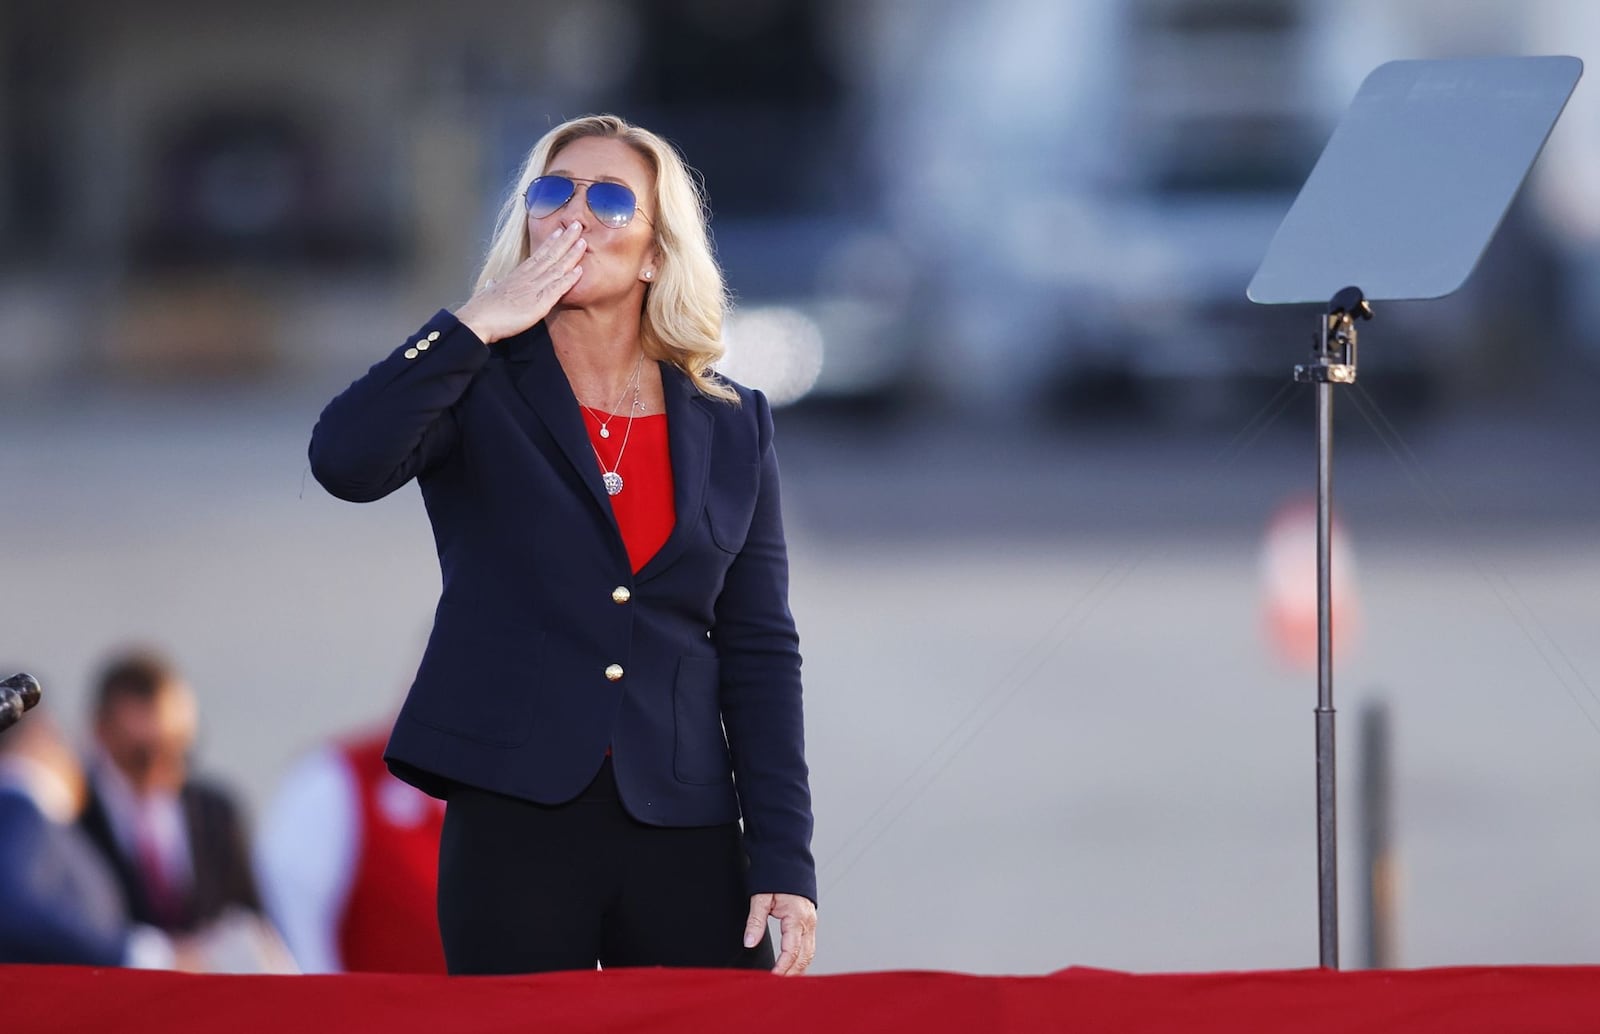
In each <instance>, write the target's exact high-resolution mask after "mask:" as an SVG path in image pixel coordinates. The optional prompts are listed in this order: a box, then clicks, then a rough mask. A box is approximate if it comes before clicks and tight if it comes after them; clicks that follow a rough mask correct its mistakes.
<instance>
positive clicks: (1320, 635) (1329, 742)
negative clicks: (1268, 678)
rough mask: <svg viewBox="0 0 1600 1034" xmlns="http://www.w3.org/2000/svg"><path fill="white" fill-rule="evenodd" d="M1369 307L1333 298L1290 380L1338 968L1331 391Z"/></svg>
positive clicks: (1350, 362)
mask: <svg viewBox="0 0 1600 1034" xmlns="http://www.w3.org/2000/svg"><path fill="white" fill-rule="evenodd" d="M1371 318H1372V306H1370V305H1368V304H1367V300H1366V297H1365V296H1364V295H1362V293H1361V289H1360V288H1358V287H1346V288H1344V289H1343V290H1342V291H1340V292H1339V293H1338V294H1336V295H1334V296H1333V300H1332V301H1330V302H1329V303H1328V310H1327V312H1326V313H1325V314H1324V315H1323V317H1322V320H1321V323H1322V326H1321V330H1320V332H1319V334H1318V335H1317V348H1316V352H1315V354H1314V357H1313V361H1312V362H1310V363H1305V364H1302V365H1299V366H1296V367H1295V368H1294V379H1295V380H1297V381H1302V382H1308V383H1310V384H1312V385H1314V386H1315V388H1316V393H1317V711H1316V715H1317V933H1318V945H1319V952H1318V958H1319V959H1320V962H1321V964H1322V966H1323V967H1325V968H1327V969H1338V968H1339V852H1338V835H1337V827H1338V812H1337V809H1336V808H1335V788H1336V782H1335V779H1334V739H1333V720H1334V710H1333V386H1334V385H1335V384H1354V383H1355V379H1356V326H1355V321H1356V320H1357V319H1364V320H1366V319H1371Z"/></svg>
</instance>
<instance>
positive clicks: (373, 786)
mask: <svg viewBox="0 0 1600 1034" xmlns="http://www.w3.org/2000/svg"><path fill="white" fill-rule="evenodd" d="M388 738H389V737H388V734H387V733H384V734H383V735H378V736H370V737H367V738H365V739H360V740H354V741H352V742H348V743H345V744H342V746H341V753H342V754H343V755H344V760H345V763H346V764H347V765H349V766H350V773H351V775H352V776H354V781H355V785H356V797H357V800H358V801H359V804H360V812H359V814H360V826H359V828H360V831H361V833H360V844H361V846H360V855H359V856H358V857H357V859H356V863H355V873H354V875H353V878H352V879H351V881H350V896H349V898H348V899H347V900H346V901H345V905H344V913H343V914H342V915H341V916H340V917H339V955H340V961H341V962H342V963H343V965H344V968H345V971H346V972H349V973H443V972H444V971H445V967H444V948H443V947H442V946H441V944H440V941H439V918H438V912H437V910H436V908H435V907H434V900H435V896H436V894H435V886H436V885H437V883H438V879H439V833H440V830H441V829H443V828H444V808H442V807H441V806H440V803H439V802H438V801H436V800H433V799H432V798H431V797H428V796H426V795H424V794H423V793H422V791H421V790H418V789H415V788H414V787H410V786H407V785H406V784H405V783H402V782H401V781H400V780H398V779H396V778H395V777H394V776H392V775H390V774H389V770H388V768H387V767H385V766H384V763H383V748H384V744H385V743H387V742H388Z"/></svg>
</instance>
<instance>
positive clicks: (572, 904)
mask: <svg viewBox="0 0 1600 1034" xmlns="http://www.w3.org/2000/svg"><path fill="white" fill-rule="evenodd" d="M749 912H750V898H749V896H748V895H747V894H746V893H745V889H744V850H743V846H742V845H741V843H740V834H739V826H738V823H730V824H728V825H723V826H703V827H694V828H670V827H661V826H648V825H645V824H644V823H642V822H639V821H637V820H636V819H634V818H632V817H631V816H629V815H628V814H627V813H626V812H625V811H624V810H623V807H622V802H621V800H620V799H619V797H618V794H617V784H616V777H615V776H614V775H613V773H612V769H611V759H610V758H607V759H606V763H605V765H604V766H603V767H602V768H601V770H600V774H599V775H598V776H596V777H595V780H594V782H593V783H592V784H591V785H590V786H589V788H588V789H587V790H585V791H584V792H583V794H582V795H581V796H580V797H579V798H578V799H577V800H575V801H571V802H569V803H567V804H561V805H553V806H552V805H541V804H533V803H530V802H528V801H522V800H518V799H516V798H513V797H505V796H502V795H500V794H495V793H489V792H487V791H484V790H478V789H474V788H472V787H466V786H459V787H456V788H455V789H454V790H453V791H452V792H451V794H450V803H449V805H448V807H447V808H446V809H445V816H444V834H443V837H442V838H441V840H440V844H439V932H440V934H441V935H442V937H443V939H444V955H445V962H446V964H447V965H448V966H449V969H450V972H451V973H539V972H545V971H549V970H558V969H593V968H594V966H595V963H596V962H598V963H600V964H601V965H602V966H605V967H612V966H702V967H717V968H723V967H749V968H770V967H771V966H772V965H773V949H772V942H771V939H770V937H763V938H762V941H761V943H760V944H758V945H757V946H756V947H754V948H749V949H746V948H745V947H744V924H745V919H746V917H747V916H748V915H749Z"/></svg>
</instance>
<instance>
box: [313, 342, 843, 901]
mask: <svg viewBox="0 0 1600 1034" xmlns="http://www.w3.org/2000/svg"><path fill="white" fill-rule="evenodd" d="M661 378H662V385H663V387H664V389H665V392H666V414H667V437H668V442H669V451H670V455H671V459H672V475H673V483H674V505H675V507H676V516H677V522H676V525H675V527H674V528H673V531H672V534H671V536H670V537H669V538H668V539H667V542H666V544H665V545H663V546H662V547H661V549H660V551H659V552H658V553H657V554H656V555H655V557H653V558H652V559H651V560H650V561H649V562H648V563H647V564H646V565H645V566H644V568H643V569H642V570H640V571H639V573H638V574H637V575H635V574H634V573H633V570H632V566H631V565H630V563H629V561H628V555H627V551H626V550H625V548H624V546H623V542H622V536H621V533H620V532H619V531H618V529H617V523H616V518H615V516H614V515H613V513H612V510H611V503H610V500H609V497H608V496H607V495H606V491H605V487H604V485H603V484H602V483H601V480H600V473H601V472H600V469H599V465H598V463H597V461H596V460H595V456H594V453H593V450H592V448H591V446H590V444H589V438H588V433H587V431H586V430H585V428H584V425H583V418H582V416H581V413H580V411H579V408H578V403H577V400H576V398H574V396H573V393H572V389H571V387H570V385H569V384H568V382H567V379H566V375H565V373H564V372H563V371H562V369H561V365H560V363H559V361H558V360H557V359H556V356H555V351H554V349H553V348H552V346H551V344H550V337H549V333H548V331H547V330H546V328H545V327H544V325H543V324H540V325H538V326H536V327H534V328H532V329H531V330H529V331H527V332H525V333H523V334H520V335H518V336H516V337H513V338H509V339H507V340H506V341H503V342H497V343H496V344H495V345H494V346H493V347H492V348H485V347H484V345H483V343H482V342H481V341H480V340H479V339H478V337H477V336H476V335H475V334H473V333H472V332H471V331H470V330H468V329H467V328H466V327H464V326H462V324H461V323H460V322H459V321H458V320H456V318H455V317H454V316H453V315H451V314H450V313H449V312H447V311H440V312H439V313H438V314H436V315H435V316H434V317H433V319H431V320H429V321H428V323H427V324H426V325H425V326H423V328H422V330H421V331H420V332H418V334H417V335H415V336H414V337H413V338H412V339H410V340H408V341H407V342H406V343H405V344H403V345H401V346H400V347H399V348H396V349H395V350H394V352H393V353H391V354H390V355H389V356H388V357H387V358H385V359H383V360H381V361H380V362H378V363H377V364H376V365H374V366H373V367H372V369H370V370H369V371H367V373H366V375H365V376H363V377H361V378H360V379H359V380H357V381H356V382H355V383H354V384H352V385H350V387H349V388H347V389H346V390H345V391H344V392H343V393H342V394H340V395H339V396H338V397H337V398H335V399H334V400H333V401H332V402H330V403H329V404H328V406H327V408H326V409H324V410H323V412H322V417H321V419H320V421H319V422H318V423H317V426H316V429H315V430H314V431H313V432H312V435H311V448H310V456H311V470H312V473H313V474H314V475H315V476H316V478H317V480H318V481H320V482H321V483H322V485H323V486H324V487H325V488H326V489H327V490H328V491H329V492H331V493H332V494H333V495H335V496H338V497H339V498H341V499H348V500H350V501H352V502H365V501H369V500H373V499H378V498H381V497H383V496H385V495H388V494H389V493H390V492H393V491H394V490H395V489H397V488H399V487H400V486H402V485H404V484H405V483H406V482H407V481H409V480H411V479H412V478H413V477H415V478H416V479H417V481H418V483H419V485H420V486H421V489H422V498H423V502H424V504H425V505H426V507H427V511H428V518H429V520H430V522H431V523H432V525H433V535H434V540H435V543H436V545H437V547H438V551H439V567H440V572H441V575H442V583H443V584H442V589H441V593H440V598H439V605H438V609H437V611H436V613H435V615H434V625H433V632H432V634H431V636H430V637H429V640H428V646H427V650H426V652H425V653H424V655H423V658H422V664H421V667H420V669H419V670H418V672H417V677H416V680H415V682H414V683H413V684H412V686H411V690H410V693H409V694H408V695H407V697H406V701H405V704H404V706H403V707H402V708H401V711H400V716H399V718H398V720H397V722H396V724H395V728H394V732H393V734H392V735H391V737H390V740H389V747H388V750H387V752H386V754H385V757H386V758H387V760H388V762H389V766H390V768H391V770H392V771H393V772H394V773H395V774H396V775H397V776H399V777H400V778H401V779H404V780H406V781H407V782H409V783H411V784H412V785H414V786H417V787H419V788H420V789H422V790H424V791H426V792H427V793H430V794H433V795H434V796H439V797H442V796H446V795H447V794H448V792H449V786H450V784H451V783H452V782H460V783H465V784H468V785H471V786H476V787H481V788H483V789H486V790H491V791H494V792H497V793H502V794H508V795H510V796H514V797H520V798H523V799H526V800H530V801H537V802H540V803H545V804H555V803H560V802H563V801H567V800H571V799H572V798H574V797H576V796H577V795H578V794H579V793H580V792H581V791H582V790H583V789H584V787H586V786H587V785H588V784H589V782H590V781H591V780H592V779H593V778H594V776H595V774H596V773H597V772H598V771H599V768H600V766H601V764H602V763H603V761H604V758H605V753H606V749H607V748H608V747H610V748H611V750H612V755H613V757H612V760H613V765H614V767H615V770H616V779H617V785H618V787H619V789H620V791H621V796H622V801H623V805H624V806H625V807H626V808H627V809H628V811H629V813H630V814H632V815H633V816H634V817H636V818H638V819H639V820H640V821H643V822H647V823H651V824H655V825H664V826H701V825H713V824H717V823H724V822H732V821H735V820H737V819H740V818H741V817H742V818H743V820H744V834H745V849H746V851H747V853H748V855H749V862H750V867H749V870H748V873H747V880H748V886H749V889H750V892H751V893H790V894H802V895H805V896H806V897H809V898H811V899H812V900H813V901H815V900H816V896H817V890H816V870H815V865H814V863H813V861H812V857H811V848H810V842H811V827H812V819H811V793H810V789H809V783H808V778H807V769H806V762H805V746H804V735H803V732H802V720H801V700H800V697H801V691H800V652H799V639H798V636H797V635H796V633H795V627H794V619H793V618H792V617H791V615H790V613H789V605H788V581H789V576H788V559H787V550H786V547H785V545H784V537H783V522H782V518H781V515H780V513H779V499H778V466H777V460H776V457H775V455H774V453H773V448H772V416H771V412H770V410H769V408H768V405H767V401H766V399H765V397H763V396H762V395H761V393H760V392H757V391H752V390H750V389H748V388H744V387H741V386H735V387H736V390H737V391H738V393H739V396H740V404H738V405H734V404H732V403H729V402H724V401H721V400H717V399H711V398H707V397H705V396H704V395H702V394H701V393H700V392H699V391H698V390H697V389H696V388H695V387H694V383H693V381H691V380H690V379H689V378H688V377H687V376H686V375H684V374H683V373H682V372H681V371H679V370H678V369H677V368H676V367H674V366H672V365H671V364H669V363H663V364H661Z"/></svg>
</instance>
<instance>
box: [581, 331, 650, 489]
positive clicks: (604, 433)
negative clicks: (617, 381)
mask: <svg viewBox="0 0 1600 1034" xmlns="http://www.w3.org/2000/svg"><path fill="white" fill-rule="evenodd" d="M643 369H644V352H642V351H641V352H640V353H639V361H638V362H637V363H634V364H633V397H634V398H635V399H638V397H639V374H640V372H641V371H643ZM627 397H628V386H627V385H626V384H624V385H623V386H622V394H621V395H619V396H618V397H617V405H616V406H612V407H611V408H610V409H609V410H607V411H606V416H605V419H604V420H602V419H600V414H599V413H596V412H595V411H594V410H593V409H590V408H589V407H588V406H585V405H584V404H583V403H582V402H579V403H578V405H579V406H580V407H581V408H582V409H583V411H584V412H585V413H588V414H589V415H590V416H592V417H594V420H595V423H597V424H599V425H600V437H602V438H610V437H611V420H612V418H614V417H615V416H616V415H617V406H620V405H622V400H623V399H625V398H627ZM611 494H612V495H616V493H615V492H613V493H611Z"/></svg>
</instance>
